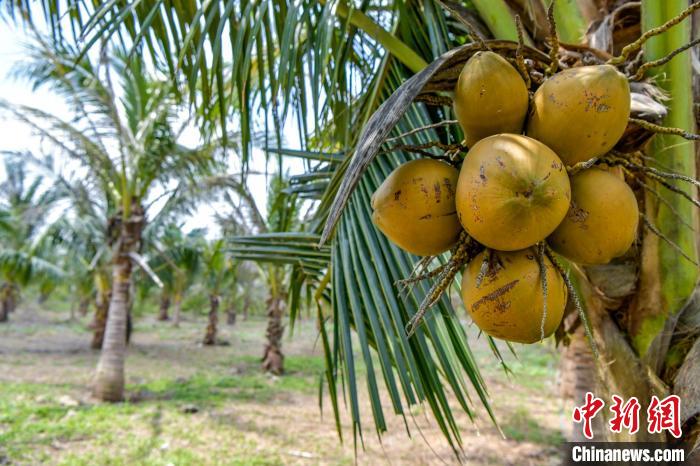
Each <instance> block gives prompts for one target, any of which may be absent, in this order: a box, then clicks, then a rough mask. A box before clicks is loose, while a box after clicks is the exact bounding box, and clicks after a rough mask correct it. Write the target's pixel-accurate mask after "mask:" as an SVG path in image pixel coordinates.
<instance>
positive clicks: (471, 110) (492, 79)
mask: <svg viewBox="0 0 700 466" xmlns="http://www.w3.org/2000/svg"><path fill="white" fill-rule="evenodd" d="M527 106H528V92H527V87H526V86H525V81H523V78H522V77H521V76H520V74H519V73H518V71H517V70H516V69H515V68H513V66H512V65H511V64H510V63H508V61H507V60H506V59H505V58H503V57H501V56H500V55H498V54H496V53H494V52H487V51H482V52H477V53H475V54H474V55H473V56H472V57H471V58H470V59H469V61H467V63H466V65H464V68H462V71H461V73H460V75H459V80H458V81H457V87H455V97H454V110H455V114H456V115H457V120H458V121H459V124H460V126H461V127H462V131H464V138H465V139H466V142H467V146H468V147H472V146H473V145H474V144H475V143H476V142H478V141H479V140H481V139H483V138H485V137H487V136H491V135H494V134H499V133H520V132H522V130H523V125H524V123H525V118H526V117H527Z"/></svg>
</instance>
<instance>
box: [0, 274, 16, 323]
mask: <svg viewBox="0 0 700 466" xmlns="http://www.w3.org/2000/svg"><path fill="white" fill-rule="evenodd" d="M12 294H13V293H12V285H10V284H8V283H3V284H2V285H1V286H0V322H7V321H8V320H10V312H12V311H13V310H14V309H13V307H14V300H13V297H12Z"/></svg>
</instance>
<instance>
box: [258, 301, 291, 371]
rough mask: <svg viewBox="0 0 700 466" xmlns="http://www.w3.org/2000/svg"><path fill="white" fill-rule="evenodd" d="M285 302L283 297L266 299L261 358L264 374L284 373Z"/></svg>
mask: <svg viewBox="0 0 700 466" xmlns="http://www.w3.org/2000/svg"><path fill="white" fill-rule="evenodd" d="M286 304H287V302H286V299H285V297H284V295H280V296H270V297H269V298H268V299H267V332H266V334H265V336H266V338H267V343H266V344H265V351H264V353H263V358H262V368H263V371H265V372H270V373H272V374H275V375H281V374H282V373H284V355H283V354H282V335H283V334H284V326H283V325H282V316H283V315H284V310H285V306H286Z"/></svg>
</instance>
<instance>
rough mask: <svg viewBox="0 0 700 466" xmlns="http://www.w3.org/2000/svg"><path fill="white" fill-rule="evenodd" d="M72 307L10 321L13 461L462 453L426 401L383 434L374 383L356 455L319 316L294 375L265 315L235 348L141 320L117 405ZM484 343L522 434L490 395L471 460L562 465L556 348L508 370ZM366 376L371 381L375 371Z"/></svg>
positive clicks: (3, 354) (414, 460)
mask: <svg viewBox="0 0 700 466" xmlns="http://www.w3.org/2000/svg"><path fill="white" fill-rule="evenodd" d="M66 317H67V316H65V315H63V314H58V313H49V312H38V311H36V310H28V309H20V310H18V311H17V312H15V313H14V314H12V315H11V322H10V323H8V324H0V465H4V464H66V465H81V464H85V465H103V464H104V465H142V464H143V465H190V464H192V465H202V464H204V465H220V464H221V465H224V464H225V465H235V464H241V465H248V464H333V465H335V464H353V463H354V462H355V461H357V463H359V464H368V465H370V464H371V465H376V464H390V465H402V464H421V465H422V464H455V463H457V460H456V459H455V457H454V456H453V454H452V453H451V450H450V448H449V446H448V445H447V443H446V442H445V441H444V440H443V438H442V435H441V433H440V430H439V428H438V426H437V425H435V423H434V422H431V420H430V416H429V411H428V408H427V407H422V406H419V407H416V408H414V409H413V411H412V412H413V414H414V419H415V425H417V426H418V427H419V428H420V429H419V430H418V429H416V428H415V426H412V428H411V431H412V432H411V433H412V436H411V437H409V436H408V435H407V433H406V430H405V428H404V423H403V420H402V419H401V418H398V417H395V416H393V415H392V414H391V413H392V411H391V407H390V405H389V404H388V403H386V409H385V414H386V415H387V417H388V421H389V432H388V433H386V434H385V435H383V436H382V439H381V442H380V441H379V440H378V439H377V436H376V435H375V433H374V430H373V428H372V427H371V425H372V420H371V412H370V409H369V403H368V401H367V397H366V396H365V394H364V393H361V399H362V400H363V405H364V408H365V409H364V413H363V414H364V415H365V420H364V426H365V430H364V449H363V448H362V446H358V451H357V458H356V460H355V453H354V446H353V441H352V432H351V431H350V429H349V425H350V423H349V416H347V413H346V412H344V413H343V415H344V421H343V427H344V429H345V432H344V433H345V436H344V443H342V444H341V443H340V442H339V440H338V436H337V434H336V431H335V424H334V422H333V417H332V413H331V411H330V408H329V404H328V400H325V403H324V406H325V408H324V412H323V415H321V413H320V412H319V400H318V383H319V377H320V371H321V370H322V369H323V360H322V358H321V352H320V348H319V347H318V345H317V340H316V330H315V323H314V322H313V321H312V320H307V321H302V322H301V324H300V325H299V326H298V327H297V328H296V330H295V334H294V337H293V338H291V339H289V338H286V339H285V342H284V345H285V346H284V350H285V354H286V355H287V357H286V366H287V374H286V375H284V376H283V377H270V376H267V375H264V374H262V373H261V372H260V370H259V356H260V354H261V352H262V345H263V343H262V341H263V335H264V324H265V323H264V321H262V320H259V319H251V320H248V321H244V322H239V323H237V325H236V326H234V327H230V326H226V325H221V331H220V337H221V339H222V340H224V341H226V342H227V343H228V345H226V346H216V347H202V346H201V345H199V343H198V342H199V340H200V339H201V337H202V336H203V332H204V327H205V322H204V320H203V318H199V319H197V320H194V319H193V318H192V317H190V320H188V321H185V322H183V324H182V325H181V326H180V327H179V328H174V327H173V326H172V324H171V323H169V322H156V321H154V320H152V319H151V318H141V319H139V320H137V323H136V328H135V331H134V334H133V340H132V344H131V347H130V350H129V357H128V360H127V375H128V379H127V382H128V390H129V397H130V401H128V402H125V403H119V404H114V405H103V404H99V403H96V402H95V400H93V399H91V398H90V390H89V387H90V384H91V377H92V374H93V371H94V367H95V365H96V362H97V356H98V355H97V353H96V352H94V351H91V350H90V349H89V341H90V336H91V335H90V332H89V330H87V328H86V326H87V323H88V320H89V318H88V317H85V318H83V319H80V320H74V321H70V320H68V319H67V318H66ZM470 344H471V345H472V347H473V350H474V353H475V356H476V359H477V361H478V362H479V363H480V366H481V368H482V371H483V374H484V376H485V379H486V381H487V384H488V388H489V391H490V394H491V401H492V405H493V407H494V410H495V412H496V415H497V418H498V420H499V422H500V425H501V427H502V429H503V432H504V433H505V434H506V436H507V437H508V438H502V437H501V435H500V434H499V433H498V431H497V429H496V428H495V427H494V426H493V424H492V423H491V422H490V421H489V419H488V417H487V415H486V412H485V410H484V409H483V407H481V406H479V405H478V404H476V403H475V406H474V408H475V410H476V412H477V414H478V419H477V420H476V422H475V423H473V422H471V421H470V420H469V418H468V417H467V416H466V414H464V413H462V412H458V413H457V419H458V422H459V425H460V427H461V429H462V433H463V441H464V452H465V458H464V462H466V463H467V464H477V465H518V466H526V465H547V464H559V462H560V461H559V455H558V451H557V446H558V445H559V444H560V443H561V442H562V441H563V438H564V436H565V435H566V434H567V430H568V428H569V426H570V420H569V417H568V412H569V408H568V404H566V403H565V402H563V401H562V400H561V399H560V398H559V396H558V390H557V386H556V383H557V371H556V367H557V356H556V352H555V351H554V350H553V349H551V348H549V347H547V346H545V345H532V346H527V347H525V346H518V347H517V351H518V359H517V360H516V359H515V358H512V357H511V360H510V361H509V364H510V367H511V369H512V370H513V372H514V373H513V374H512V375H510V376H506V375H505V374H504V372H503V371H502V369H501V368H500V366H499V364H498V363H497V361H496V360H495V359H494V357H493V355H492V354H491V352H490V350H489V349H488V347H487V345H486V343H485V342H484V341H483V339H478V338H477V335H476V333H475V332H473V331H471V330H470ZM506 352H507V350H505V348H504V351H503V353H504V354H505V353H506ZM358 386H359V387H360V389H361V390H364V388H365V385H364V381H361V382H360V383H359V385H358ZM411 423H413V421H412V420H410V419H409V425H410V424H411ZM426 441H427V443H426Z"/></svg>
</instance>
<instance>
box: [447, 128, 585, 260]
mask: <svg viewBox="0 0 700 466" xmlns="http://www.w3.org/2000/svg"><path fill="white" fill-rule="evenodd" d="M570 196H571V192H570V188H569V177H568V175H567V173H566V169H565V167H564V164H563V163H562V162H561V160H559V157H557V155H556V154H555V153H554V152H553V151H552V150H551V149H549V148H548V147H547V146H545V145H544V144H542V143H540V142H538V141H535V140H534V139H532V138H528V137H526V136H521V135H516V134H499V135H495V136H491V137H488V138H486V139H482V140H481V141H479V142H478V143H477V144H476V145H475V146H474V147H473V148H472V149H471V150H470V151H469V154H468V155H467V157H466V158H465V160H464V163H463V164H462V169H461V171H460V174H459V181H458V183H457V213H458V215H459V219H460V221H461V222H462V225H463V226H464V229H465V230H466V231H467V233H469V234H470V235H471V236H472V237H473V238H474V239H475V240H477V241H478V242H480V243H481V244H483V245H485V246H487V247H489V248H493V249H498V250H500V251H515V250H518V249H524V248H527V247H529V246H532V245H534V244H535V243H537V242H539V241H542V240H543V239H545V238H546V237H547V236H549V234H550V233H552V231H554V229H555V228H556V227H557V225H559V223H560V222H561V221H562V219H563V218H564V216H565V215H566V212H567V210H568V209H569V199H570Z"/></svg>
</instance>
